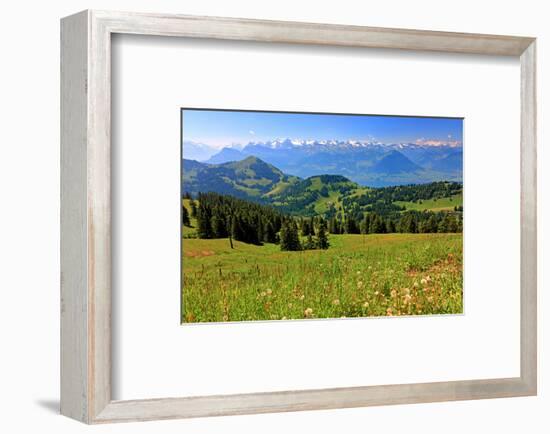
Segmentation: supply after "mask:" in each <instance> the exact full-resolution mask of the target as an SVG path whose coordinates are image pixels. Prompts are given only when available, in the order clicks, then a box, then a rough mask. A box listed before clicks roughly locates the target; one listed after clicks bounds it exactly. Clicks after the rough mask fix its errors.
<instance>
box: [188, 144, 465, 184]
mask: <svg viewBox="0 0 550 434" xmlns="http://www.w3.org/2000/svg"><path fill="white" fill-rule="evenodd" d="M183 156H184V158H185V159H191V160H193V159H194V160H198V161H202V162H205V163H208V164H224V163H228V162H236V161H242V160H244V159H246V158H247V157H251V156H252V157H257V158H259V159H260V160H262V161H263V162H265V163H268V164H271V165H273V166H275V167H277V168H278V169H279V170H280V171H282V172H283V173H285V174H288V175H289V176H297V177H300V178H308V177H311V176H319V175H342V176H345V177H347V178H349V179H350V180H351V181H353V182H356V183H358V184H360V185H363V186H371V187H384V186H390V185H403V184H421V183H427V182H434V181H443V180H447V181H458V182H461V181H462V160H463V152H462V146H461V144H457V143H455V142H453V143H437V144H433V143H432V144H423V143H396V144H382V143H377V142H367V141H356V140H345V141H342V140H296V139H277V140H272V141H267V142H250V143H248V144H247V145H245V146H243V147H242V148H240V147H233V146H232V147H225V148H222V149H221V150H219V151H216V150H214V149H213V148H211V147H208V146H207V145H201V144H197V143H194V142H184V149H183Z"/></svg>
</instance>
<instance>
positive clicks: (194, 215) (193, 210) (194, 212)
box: [189, 199, 197, 218]
mask: <svg viewBox="0 0 550 434" xmlns="http://www.w3.org/2000/svg"><path fill="white" fill-rule="evenodd" d="M189 206H190V207H191V217H192V218H197V203H196V202H195V201H194V200H193V199H191V200H190V201H189Z"/></svg>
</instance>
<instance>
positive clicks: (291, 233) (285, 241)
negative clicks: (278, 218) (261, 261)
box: [280, 219, 302, 251]
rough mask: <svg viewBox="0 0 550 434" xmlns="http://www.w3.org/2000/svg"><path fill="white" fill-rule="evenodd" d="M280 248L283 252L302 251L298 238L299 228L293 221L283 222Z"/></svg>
mask: <svg viewBox="0 0 550 434" xmlns="http://www.w3.org/2000/svg"><path fill="white" fill-rule="evenodd" d="M280 246H281V250H286V251H297V250H302V246H301V245H300V238H299V236H298V227H297V226H296V222H295V221H294V220H293V219H290V220H285V221H284V222H283V225H282V227H281V234H280Z"/></svg>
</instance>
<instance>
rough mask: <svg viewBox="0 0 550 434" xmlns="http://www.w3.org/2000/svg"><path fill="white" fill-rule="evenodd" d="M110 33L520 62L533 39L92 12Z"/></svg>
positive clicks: (281, 22)
mask: <svg viewBox="0 0 550 434" xmlns="http://www.w3.org/2000/svg"><path fill="white" fill-rule="evenodd" d="M94 15H95V16H96V17H97V18H98V19H102V20H103V21H104V22H105V23H106V26H107V27H108V28H109V30H110V31H111V32H112V33H133V34H140V35H158V36H178V37H191V38H212V39H236V40H240V41H260V42H279V43H293V44H316V45H333V46H348V47H370V48H392V49H402V50H426V51H442V52H451V53H470V54H488V55H506V56H519V55H520V54H521V53H522V52H523V51H524V50H525V49H526V48H527V47H528V46H529V44H530V43H531V42H532V41H533V38H525V37H514V36H501V35H480V34H471V33H452V32H436V31H425V30H406V29H388V28H379V27H363V26H347V25H336V24H318V23H304V22H291V21H266V20H251V19H239V18H222V17H202V16H189V15H162V14H140V13H131V12H116V13H113V12H105V11H94Z"/></svg>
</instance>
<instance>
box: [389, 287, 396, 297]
mask: <svg viewBox="0 0 550 434" xmlns="http://www.w3.org/2000/svg"><path fill="white" fill-rule="evenodd" d="M390 295H391V298H395V297H397V291H396V290H395V289H392V290H391V292H390Z"/></svg>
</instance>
